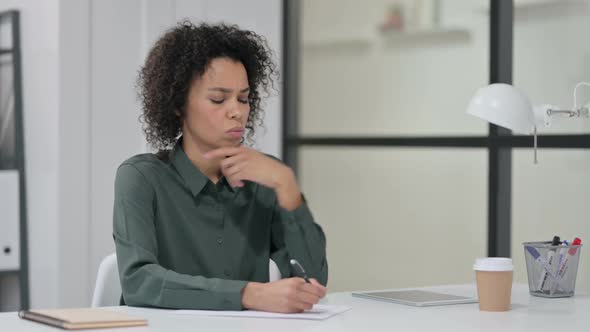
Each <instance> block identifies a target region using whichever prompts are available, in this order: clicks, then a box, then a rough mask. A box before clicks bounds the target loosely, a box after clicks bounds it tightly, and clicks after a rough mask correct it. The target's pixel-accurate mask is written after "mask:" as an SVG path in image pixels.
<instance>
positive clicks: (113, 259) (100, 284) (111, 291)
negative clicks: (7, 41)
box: [92, 253, 121, 307]
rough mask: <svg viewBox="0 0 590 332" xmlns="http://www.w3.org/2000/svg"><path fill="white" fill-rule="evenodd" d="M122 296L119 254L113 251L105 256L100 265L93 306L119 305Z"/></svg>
mask: <svg viewBox="0 0 590 332" xmlns="http://www.w3.org/2000/svg"><path fill="white" fill-rule="evenodd" d="M120 298H121V282H120V280H119V268H118V267H117V255H116V254H114V253H113V254H110V255H108V256H107V257H105V258H104V259H103V260H102V262H100V266H99V267H98V274H97V276H96V286H95V287H94V295H93V296H92V307H108V306H117V305H119V300H120Z"/></svg>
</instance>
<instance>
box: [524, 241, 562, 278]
mask: <svg viewBox="0 0 590 332" xmlns="http://www.w3.org/2000/svg"><path fill="white" fill-rule="evenodd" d="M525 249H526V251H528V252H529V254H531V256H533V258H534V259H535V261H537V263H539V264H540V265H541V266H542V267H543V269H545V271H544V272H546V273H547V274H549V276H551V277H552V278H553V279H554V280H555V274H554V273H553V271H551V267H550V266H548V265H547V262H546V261H545V259H544V258H543V257H541V254H540V253H539V251H538V250H537V249H535V248H533V247H530V246H526V247H525Z"/></svg>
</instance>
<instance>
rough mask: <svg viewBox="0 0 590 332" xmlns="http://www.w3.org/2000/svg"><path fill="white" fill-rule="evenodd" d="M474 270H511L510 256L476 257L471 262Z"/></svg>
mask: <svg viewBox="0 0 590 332" xmlns="http://www.w3.org/2000/svg"><path fill="white" fill-rule="evenodd" d="M473 269H474V270H476V271H513V270H514V265H512V258H505V257H486V258H478V259H476V260H475V264H473Z"/></svg>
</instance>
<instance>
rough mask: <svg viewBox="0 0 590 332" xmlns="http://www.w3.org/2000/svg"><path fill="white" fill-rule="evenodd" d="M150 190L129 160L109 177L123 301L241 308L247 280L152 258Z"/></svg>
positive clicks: (176, 306)
mask: <svg viewBox="0 0 590 332" xmlns="http://www.w3.org/2000/svg"><path fill="white" fill-rule="evenodd" d="M155 203H156V196H155V192H154V190H153V188H152V186H151V184H150V183H149V181H148V180H147V178H146V177H144V175H143V174H142V173H141V172H140V171H139V170H138V169H137V168H136V167H135V166H134V165H132V164H123V165H121V166H120V167H119V169H118V170H117V177H116V180H115V204H114V216H113V237H114V239H115V246H116V252H117V262H118V267H119V277H120V280H121V288H122V291H123V299H124V300H125V303H126V304H128V305H132V306H152V307H161V308H174V309H207V310H241V309H242V289H243V288H244V287H245V286H246V283H247V281H241V280H226V279H218V278H206V277H204V276H193V275H186V274H180V273H176V272H174V271H172V270H169V269H166V268H164V267H163V266H161V265H160V264H158V244H157V240H156V229H155V226H154V216H155V213H156V211H155V210H156V204H155Z"/></svg>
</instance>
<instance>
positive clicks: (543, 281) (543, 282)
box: [537, 236, 561, 291]
mask: <svg viewBox="0 0 590 332" xmlns="http://www.w3.org/2000/svg"><path fill="white" fill-rule="evenodd" d="M560 244H561V239H560V238H559V236H554V237H553V240H552V241H551V245H552V246H558V245H560ZM555 255H556V252H555V249H549V250H548V251H547V265H548V266H549V268H550V269H551V272H552V273H553V274H555V273H556V272H557V271H556V270H557V269H556V267H558V266H559V265H558V264H557V263H556V262H555V260H556V259H557V258H556V256H555ZM548 279H549V275H547V271H543V272H542V274H541V278H540V279H539V286H538V287H537V288H538V289H539V290H540V291H543V290H544V289H547V290H549V287H548V286H549V283H550V282H549V280H548Z"/></svg>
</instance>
